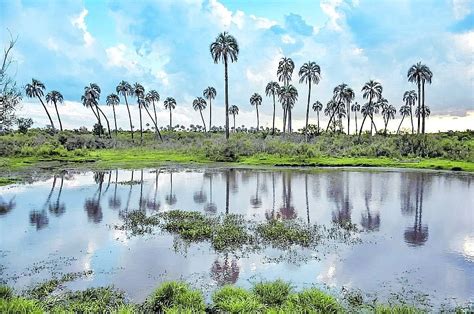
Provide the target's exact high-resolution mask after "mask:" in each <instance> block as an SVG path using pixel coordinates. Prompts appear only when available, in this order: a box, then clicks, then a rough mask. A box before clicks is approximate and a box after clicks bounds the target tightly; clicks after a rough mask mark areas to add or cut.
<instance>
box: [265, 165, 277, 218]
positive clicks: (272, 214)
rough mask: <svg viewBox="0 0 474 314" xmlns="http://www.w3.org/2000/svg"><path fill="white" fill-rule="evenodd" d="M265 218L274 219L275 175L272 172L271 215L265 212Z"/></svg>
mask: <svg viewBox="0 0 474 314" xmlns="http://www.w3.org/2000/svg"><path fill="white" fill-rule="evenodd" d="M265 218H267V220H273V219H275V173H274V172H272V212H271V214H269V213H268V212H266V213H265Z"/></svg>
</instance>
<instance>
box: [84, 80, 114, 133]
mask: <svg viewBox="0 0 474 314" xmlns="http://www.w3.org/2000/svg"><path fill="white" fill-rule="evenodd" d="M100 93H101V90H100V87H99V85H97V84H96V83H90V84H89V86H86V87H84V98H85V100H84V101H85V102H87V103H88V104H89V106H90V107H91V110H92V112H94V114H95V115H96V118H97V121H98V123H99V127H100V129H101V131H102V122H101V119H100V114H102V116H103V117H104V118H105V121H106V122H107V129H108V131H109V136H110V125H109V119H107V117H106V115H105V114H104V112H103V111H102V110H101V109H100V108H99V99H100ZM84 101H83V102H84ZM94 107H95V109H96V110H97V113H96V112H95V111H94V109H93V108H94Z"/></svg>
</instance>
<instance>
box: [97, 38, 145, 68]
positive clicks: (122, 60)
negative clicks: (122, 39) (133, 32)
mask: <svg viewBox="0 0 474 314" xmlns="http://www.w3.org/2000/svg"><path fill="white" fill-rule="evenodd" d="M105 52H106V54H107V65H109V66H115V67H123V68H125V69H127V70H129V71H135V70H136V68H137V63H136V62H135V61H134V60H133V57H132V54H131V53H130V52H129V51H128V50H127V46H125V45H124V44H122V43H121V44H118V45H116V46H113V47H109V48H107V49H106V50H105Z"/></svg>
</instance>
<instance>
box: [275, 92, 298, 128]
mask: <svg viewBox="0 0 474 314" xmlns="http://www.w3.org/2000/svg"><path fill="white" fill-rule="evenodd" d="M278 98H279V100H280V102H281V104H282V106H283V110H284V111H286V112H288V114H290V110H291V108H293V106H294V105H295V103H296V101H297V100H298V90H297V89H296V88H295V87H294V86H293V85H285V86H283V87H281V88H280V93H279V94H278ZM289 117H290V116H288V118H289ZM284 119H286V118H285V117H284ZM284 128H285V123H283V129H284ZM288 131H289V132H291V124H289V126H288Z"/></svg>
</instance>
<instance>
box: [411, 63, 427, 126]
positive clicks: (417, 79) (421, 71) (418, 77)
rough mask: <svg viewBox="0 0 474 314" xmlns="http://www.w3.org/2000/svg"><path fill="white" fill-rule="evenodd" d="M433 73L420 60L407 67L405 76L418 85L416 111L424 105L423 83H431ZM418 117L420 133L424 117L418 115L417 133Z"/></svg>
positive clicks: (423, 124)
mask: <svg viewBox="0 0 474 314" xmlns="http://www.w3.org/2000/svg"><path fill="white" fill-rule="evenodd" d="M432 77H433V73H432V72H431V70H430V68H429V67H428V66H426V65H424V64H422V63H421V62H418V63H417V64H414V65H412V66H411V67H410V68H409V69H408V73H407V78H408V81H409V82H412V83H416V85H417V87H418V111H424V109H423V110H422V109H420V108H422V107H424V106H425V83H428V84H431V79H432ZM420 119H423V123H422V127H421V133H423V134H424V133H425V119H424V116H422V115H419V116H418V127H417V133H420Z"/></svg>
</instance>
